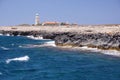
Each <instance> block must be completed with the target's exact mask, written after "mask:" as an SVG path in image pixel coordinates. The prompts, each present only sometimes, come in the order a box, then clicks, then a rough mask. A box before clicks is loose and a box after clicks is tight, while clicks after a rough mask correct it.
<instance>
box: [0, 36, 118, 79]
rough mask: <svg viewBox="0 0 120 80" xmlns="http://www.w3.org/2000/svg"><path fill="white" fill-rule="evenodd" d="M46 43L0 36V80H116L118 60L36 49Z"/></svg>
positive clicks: (81, 52)
mask: <svg viewBox="0 0 120 80" xmlns="http://www.w3.org/2000/svg"><path fill="white" fill-rule="evenodd" d="M48 41H50V40H32V39H29V38H26V37H12V36H0V80H120V58H119V57H113V56H108V55H103V54H101V53H98V52H88V51H75V50H74V51H72V50H69V49H68V50H65V49H60V48H57V47H52V46H39V45H43V43H45V42H48ZM35 45H37V46H35ZM26 56H27V58H26ZM8 60H10V62H9V63H7V61H8Z"/></svg>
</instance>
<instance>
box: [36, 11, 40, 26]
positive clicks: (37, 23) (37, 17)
mask: <svg viewBox="0 0 120 80" xmlns="http://www.w3.org/2000/svg"><path fill="white" fill-rule="evenodd" d="M39 24H40V18H39V14H38V13H36V15H35V25H36V26H37V25H39Z"/></svg>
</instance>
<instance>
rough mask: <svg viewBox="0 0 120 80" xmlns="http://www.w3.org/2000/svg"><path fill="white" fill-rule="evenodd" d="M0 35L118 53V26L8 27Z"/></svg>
mask: <svg viewBox="0 0 120 80" xmlns="http://www.w3.org/2000/svg"><path fill="white" fill-rule="evenodd" d="M0 34H1V35H2V34H3V35H8V36H9V35H11V36H31V35H32V36H34V37H40V38H41V37H43V39H52V40H54V41H55V44H56V45H57V46H63V47H64V46H71V47H84V46H87V47H88V48H97V49H102V50H117V51H120V25H109V26H105V25H98V26H12V27H10V26H8V27H0Z"/></svg>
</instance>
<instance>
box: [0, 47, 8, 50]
mask: <svg viewBox="0 0 120 80" xmlns="http://www.w3.org/2000/svg"><path fill="white" fill-rule="evenodd" d="M0 48H1V49H3V50H9V48H6V47H0Z"/></svg>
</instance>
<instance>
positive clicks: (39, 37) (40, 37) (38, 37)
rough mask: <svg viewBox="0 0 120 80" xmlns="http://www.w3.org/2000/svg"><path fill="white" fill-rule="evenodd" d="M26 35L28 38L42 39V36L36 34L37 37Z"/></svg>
mask: <svg viewBox="0 0 120 80" xmlns="http://www.w3.org/2000/svg"><path fill="white" fill-rule="evenodd" d="M27 37H28V38H30V39H34V40H41V39H43V37H42V36H37V37H34V36H27Z"/></svg>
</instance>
